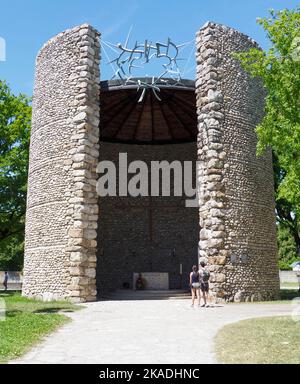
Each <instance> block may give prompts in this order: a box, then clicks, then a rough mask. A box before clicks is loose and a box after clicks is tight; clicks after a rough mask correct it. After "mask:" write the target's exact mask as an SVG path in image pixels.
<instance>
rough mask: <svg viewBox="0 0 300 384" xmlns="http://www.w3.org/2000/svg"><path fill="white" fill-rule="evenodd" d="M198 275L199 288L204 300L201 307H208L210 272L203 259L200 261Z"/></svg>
mask: <svg viewBox="0 0 300 384" xmlns="http://www.w3.org/2000/svg"><path fill="white" fill-rule="evenodd" d="M199 275H200V290H201V293H202V297H203V300H204V304H203V305H202V307H208V306H209V305H208V303H207V300H208V293H209V278H210V273H209V271H208V269H207V268H206V264H205V262H204V261H201V262H200V268H199Z"/></svg>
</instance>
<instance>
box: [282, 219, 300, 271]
mask: <svg viewBox="0 0 300 384" xmlns="http://www.w3.org/2000/svg"><path fill="white" fill-rule="evenodd" d="M277 242H278V256H279V258H278V265H279V268H280V269H281V270H282V271H289V270H291V269H292V268H291V267H290V265H291V264H292V263H293V262H295V261H299V259H300V257H299V256H298V255H297V248H296V243H295V240H294V238H293V236H292V234H291V232H290V230H289V228H287V227H284V226H282V225H280V224H279V225H278V227H277Z"/></svg>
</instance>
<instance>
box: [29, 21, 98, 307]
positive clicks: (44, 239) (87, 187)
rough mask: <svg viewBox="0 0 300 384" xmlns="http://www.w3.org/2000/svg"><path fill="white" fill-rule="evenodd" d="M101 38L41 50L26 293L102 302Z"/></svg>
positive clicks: (84, 32)
mask: <svg viewBox="0 0 300 384" xmlns="http://www.w3.org/2000/svg"><path fill="white" fill-rule="evenodd" d="M99 52H100V44H99V33H98V32H97V31H96V30H94V29H93V28H92V27H90V26H89V25H82V26H79V27H76V28H74V29H70V30H67V31H65V32H63V33H61V34H59V35H57V36H56V37H54V38H53V39H51V40H50V41H49V42H48V43H47V44H46V45H45V46H44V47H43V48H42V49H41V51H40V52H39V54H38V56H37V61H36V77H35V88H34V97H33V116H32V132H31V144H30V168H29V180H28V184H29V190H28V202H27V215H26V245H25V266H24V285H23V294H24V295H25V296H31V297H36V298H42V299H44V300H47V299H53V298H55V299H58V298H69V299H71V300H73V301H89V300H94V299H95V298H96V279H95V277H96V276H95V267H96V248H97V241H96V237H97V233H96V229H97V219H98V205H97V195H96V166H97V163H98V157H99V144H98V141H99V81H100V78H99Z"/></svg>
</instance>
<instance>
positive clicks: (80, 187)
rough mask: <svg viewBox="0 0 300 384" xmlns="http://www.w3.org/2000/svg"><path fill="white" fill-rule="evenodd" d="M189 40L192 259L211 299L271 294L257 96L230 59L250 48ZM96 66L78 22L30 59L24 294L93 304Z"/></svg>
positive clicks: (202, 37) (90, 39)
mask: <svg viewBox="0 0 300 384" xmlns="http://www.w3.org/2000/svg"><path fill="white" fill-rule="evenodd" d="M196 42H197V55H196V56H197V78H196V82H195V90H196V96H197V105H195V108H197V115H198V139H197V143H198V155H197V156H198V160H199V162H200V170H199V173H198V177H199V185H200V210H199V212H200V213H199V217H200V225H199V236H200V242H199V256H200V257H205V258H206V259H207V260H208V262H209V265H210V269H211V272H212V274H211V289H212V292H213V293H214V295H216V296H218V297H220V298H223V299H226V300H258V299H267V298H274V297H276V296H277V294H278V292H279V277H278V268H277V260H276V254H277V248H276V227H275V205H274V186H273V172H272V157H271V153H270V152H268V153H266V155H265V156H263V157H260V158H257V157H256V143H257V139H256V135H255V131H254V129H255V126H256V125H257V124H258V123H259V122H260V120H261V118H262V116H263V108H264V103H263V101H264V95H265V94H264V90H263V88H262V86H261V84H260V82H259V81H258V80H257V79H251V78H250V77H249V76H248V75H247V74H246V73H245V72H244V71H243V70H242V69H241V67H240V66H239V64H238V63H237V62H236V60H235V59H234V58H233V56H232V52H239V51H245V50H247V49H249V48H251V47H256V46H257V45H256V43H255V42H254V41H253V40H251V39H250V38H249V37H247V36H245V35H243V34H241V33H240V32H238V31H236V30H233V29H230V28H227V27H225V26H222V25H218V24H214V23H207V24H206V25H205V26H204V27H203V28H201V30H200V31H199V33H198V34H197V41H196ZM99 63H100V43H99V33H98V32H97V31H96V30H95V29H93V28H92V27H91V26H89V25H82V26H79V27H76V28H73V29H70V30H67V31H65V32H63V33H61V34H59V35H57V36H56V37H54V38H53V39H51V40H50V41H49V42H48V43H47V44H46V45H45V46H44V47H43V48H42V49H41V51H40V52H39V54H38V57H37V62H36V77H35V88H34V98H33V119H32V133H31V146H30V167H29V183H28V184H29V190H28V202H27V217H26V244H25V265H24V286H23V295H25V296H30V297H36V298H42V299H44V300H48V299H64V298H66V299H70V300H72V301H75V302H83V301H93V300H96V295H97V293H96V265H97V246H99V244H98V245H97V229H98V222H99V220H101V211H100V212H99V204H98V196H97V193H96V183H97V174H96V167H97V163H98V159H99V148H100V146H99V140H100V132H99V127H100V131H101V111H100V74H99ZM195 139H196V138H195ZM195 246H197V244H195ZM135 272H137V271H135Z"/></svg>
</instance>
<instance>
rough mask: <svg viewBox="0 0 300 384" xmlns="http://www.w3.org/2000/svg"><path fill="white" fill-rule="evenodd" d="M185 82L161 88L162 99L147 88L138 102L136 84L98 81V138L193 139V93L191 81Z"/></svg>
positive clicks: (137, 141) (146, 141)
mask: <svg viewBox="0 0 300 384" xmlns="http://www.w3.org/2000/svg"><path fill="white" fill-rule="evenodd" d="M109 83H113V85H112V86H111V85H109ZM188 84H189V86H163V87H161V88H160V89H161V91H160V92H159V97H160V98H161V101H159V100H158V99H157V98H156V96H155V94H154V93H153V91H152V90H151V89H148V90H147V91H146V94H145V97H144V99H143V101H142V102H140V103H139V102H138V101H139V99H140V96H141V92H142V91H141V90H140V91H137V88H136V86H126V85H123V86H120V85H117V86H116V85H115V83H114V82H103V83H101V94H100V137H101V140H102V141H109V142H124V143H132V144H164V143H182V142H192V141H196V139H197V114H196V95H195V89H194V86H193V82H191V81H189V82H188ZM191 84H192V86H191Z"/></svg>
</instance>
